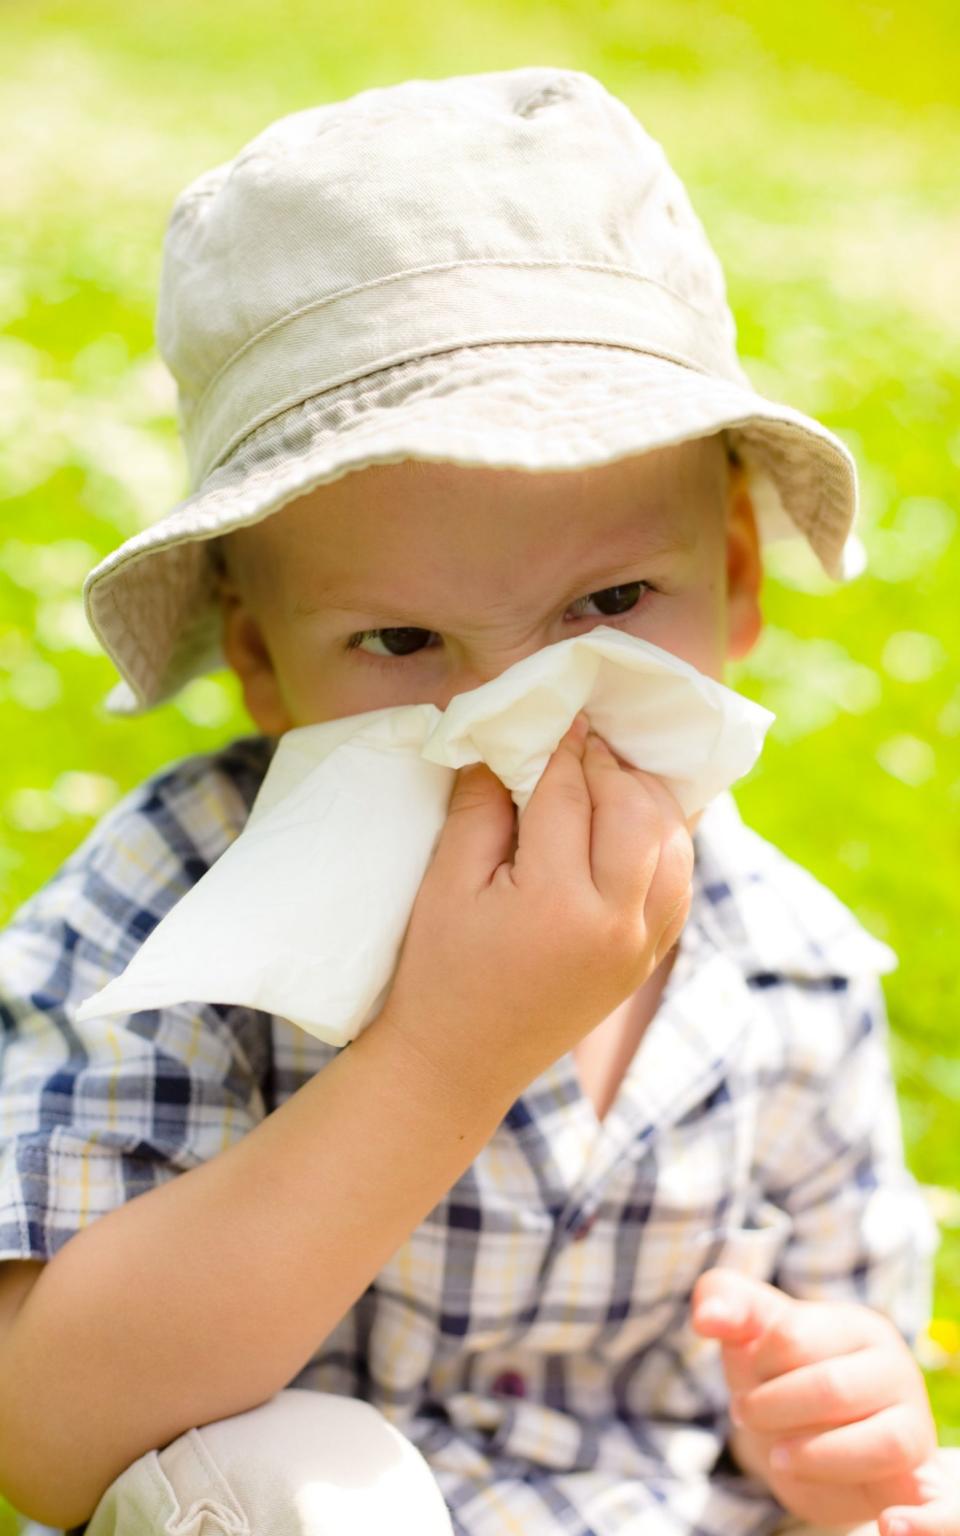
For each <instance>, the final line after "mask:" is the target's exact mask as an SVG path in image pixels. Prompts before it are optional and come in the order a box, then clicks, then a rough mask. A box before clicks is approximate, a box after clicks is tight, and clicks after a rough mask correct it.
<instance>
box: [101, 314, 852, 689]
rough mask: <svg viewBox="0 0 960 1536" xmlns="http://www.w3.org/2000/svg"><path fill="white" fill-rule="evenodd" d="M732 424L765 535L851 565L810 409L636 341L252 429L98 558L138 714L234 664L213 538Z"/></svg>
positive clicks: (405, 385) (643, 447) (839, 454)
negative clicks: (225, 638)
mask: <svg viewBox="0 0 960 1536" xmlns="http://www.w3.org/2000/svg"><path fill="white" fill-rule="evenodd" d="M720 431H726V432H727V433H728V436H729V440H730V442H731V444H732V446H733V447H734V448H735V449H736V451H737V452H738V454H739V455H740V457H741V458H742V459H743V460H744V463H745V466H746V467H747V469H748V472H749V473H750V474H751V477H752V479H753V478H754V477H755V479H756V482H757V485H758V486H760V487H762V493H761V494H758V495H757V496H755V506H756V510H757V521H758V527H759V532H760V536H761V539H762V540H763V541H764V542H768V541H769V540H771V539H776V538H782V537H786V536H790V535H794V536H795V535H797V534H801V535H803V536H805V537H806V539H807V540H808V541H809V543H810V545H811V547H812V549H813V550H814V552H815V553H816V555H817V557H818V558H819V560H820V563H821V565H822V566H823V569H824V570H825V571H826V573H827V574H828V575H829V576H831V577H832V578H834V579H835V580H842V579H843V578H844V576H845V575H847V574H850V571H849V568H846V567H845V564H844V546H845V545H846V544H847V540H848V537H849V535H850V532H851V529H852V526H853V523H854V519H855V516H856V509H857V474H856V466H855V463H854V460H853V457H852V455H851V454H850V452H849V450H848V449H847V448H846V447H845V445H844V444H843V443H842V442H841V441H840V439H839V438H837V437H836V436H834V434H833V433H832V432H830V431H829V430H828V429H827V428H826V427H824V426H822V425H821V424H820V423H819V422H818V421H816V420H814V419H813V418H812V417H809V416H806V415H804V414H803V413H802V412H800V411H797V410H795V409H794V408H793V407H792V406H788V405H783V404H779V403H777V402H775V401H771V400H768V399H766V398H765V397H764V396H762V395H760V394H757V393H756V392H755V391H754V390H753V389H752V388H750V387H749V385H741V384H738V383H735V382H733V381H732V380H729V379H726V378H723V377H720V376H718V375H716V374H709V373H705V372H700V371H699V370H697V369H694V368H691V367H684V366H682V365H681V364H678V363H674V362H669V361H667V360H666V359H664V358H661V357H658V356H655V355H652V354H649V353H644V352H637V351H635V350H633V349H631V348H626V347H616V346H610V345H607V344H599V343H592V342H591V343H586V342H556V341H554V342H508V343H503V342H498V343H485V344H483V345H477V346H472V347H458V348H456V349H454V350H451V351H449V352H443V353H435V354H431V355H430V356H427V357H420V358H415V359H412V360H410V361H407V362H403V363H398V364H395V365H394V366H392V367H390V368H385V369H382V370H381V371H380V372H378V373H374V374H370V375H368V376H366V377H363V378H360V379H354V380H350V381H349V382H348V383H346V384H342V385H338V386H337V387H335V388H333V389H329V390H326V391H324V392H323V393H322V394H319V395H314V396H311V397H309V398H308V399H305V400H301V401H298V402H296V403H294V404H292V405H290V406H288V407H287V408H286V409H284V410H282V411H281V412H279V413H278V414H277V415H275V416H272V417H271V418H270V419H269V420H267V421H266V422H264V423H262V424H260V425H259V426H258V427H256V428H255V429H254V430H253V431H252V432H251V433H250V434H249V435H248V436H247V437H245V438H244V439H243V441H242V442H241V443H239V444H238V445H237V447H236V448H235V449H234V451H233V452H232V453H231V455H230V457H229V458H228V459H226V460H225V461H224V462H223V463H222V464H220V465H218V466H217V467H215V468H214V469H213V470H212V471H211V472H210V474H208V475H207V477H206V479H205V480H204V481H203V483H202V484H201V485H200V486H198V487H197V489H196V490H195V491H194V492H193V493H192V494H191V495H189V496H188V497H186V498H185V499H184V500H183V501H181V502H179V503H178V504H177V506H175V507H174V508H173V509H172V511H170V512H169V513H168V514H167V515H166V516H165V517H163V518H162V519H160V520H159V521H158V522H156V523H154V524H152V525H151V526H150V527H148V528H145V529H143V530H142V531H141V532H140V533H137V534H135V535H134V536H133V537H132V538H129V539H127V540H126V541H125V542H124V543H123V544H122V545H120V547H119V548H118V549H116V550H114V551H113V552H112V553H111V554H110V555H108V556H107V557H106V558H105V559H104V560H102V561H101V562H100V563H99V564H98V565H97V566H96V567H95V568H94V569H93V570H92V571H91V572H90V574H89V575H88V577H87V579H86V581H85V583H84V589H83V592H84V603H85V607H86V613H87V617H88V619H89V622H90V624H91V627H92V628H93V630H94V633H95V634H96V635H97V637H98V639H99V641H100V643H101V644H102V645H103V647H104V649H105V650H106V652H107V654H108V655H109V656H110V657H111V658H112V660H113V661H114V663H115V665H116V667H117V669H118V671H119V672H120V675H121V677H122V678H123V679H124V682H123V684H121V685H120V686H119V687H117V688H115V689H114V690H113V693H112V694H111V695H110V697H109V699H108V701H107V707H108V709H110V710H111V711H112V712H114V713H122V714H139V713H142V712H143V711H145V710H148V709H151V708H153V707H154V705H156V704H158V703H161V702H162V701H163V700H164V699H167V698H169V697H170V696H171V695H172V694H174V693H176V692H177V691H178V690H179V689H180V688H181V687H182V686H183V685H184V684H185V683H187V682H188V681H190V679H191V678H193V677H196V676H198V675H200V674H202V673H204V672H207V671H209V670H211V669H213V668H216V667H219V666H222V665H223V656H222V652H221V649H220V614H219V606H218V603H217V601H216V584H215V575H214V570H213V567H212V563H211V562H210V560H209V558H208V553H207V551H206V549H205V548H204V544H205V542H206V541H207V540H209V539H211V538H214V537H216V536H217V535H218V534H222V533H227V532H229V531H230V530H231V529H233V528H240V527H246V526H249V525H250V524H252V523H257V522H260V521H261V520H262V519H263V518H265V517H268V516H269V515H270V514H271V513H273V512H276V511H278V510H279V509H280V508H281V507H283V506H285V505H286V504H287V503H288V502H290V501H293V500H294V499H295V498H297V497H299V496H303V495H306V494H307V493H308V492H309V491H311V490H313V489H315V488H316V487H317V486H320V485H324V484H326V483H328V482H330V481H332V480H337V479H339V478H340V477H341V476H342V475H346V474H349V473H351V472H353V471H356V470H358V469H364V468H366V467H368V466H370V465H373V464H386V463H395V462H398V461H400V460H403V459H411V458H413V459H428V460H440V461H445V462H452V463H455V464H459V465H462V466H464V467H465V468H466V467H471V466H483V467H487V468H503V469H527V470H531V471H537V470H542V471H548V470H563V469H585V468H590V467H593V466H596V465H602V464H607V463H611V462H613V461H615V460H618V459H621V458H627V457H631V456H633V455H636V454H641V453H645V452H648V451H650V450H651V449H654V448H662V447H667V446H670V445H672V444H675V443H680V442H685V441H688V440H690V439H692V438H698V437H704V436H707V435H710V434H713V433H716V432H720Z"/></svg>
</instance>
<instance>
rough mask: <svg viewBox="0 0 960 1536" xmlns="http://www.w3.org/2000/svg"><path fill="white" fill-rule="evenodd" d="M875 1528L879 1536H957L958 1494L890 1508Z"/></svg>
mask: <svg viewBox="0 0 960 1536" xmlns="http://www.w3.org/2000/svg"><path fill="white" fill-rule="evenodd" d="M877 1524H878V1525H879V1527H880V1536H960V1491H958V1493H957V1494H956V1495H955V1496H953V1497H950V1498H944V1499H934V1500H933V1501H932V1502H931V1503H929V1504H916V1505H909V1506H908V1505H893V1506H892V1507H891V1508H890V1509H885V1510H884V1511H883V1514H882V1515H881V1516H880V1519H879V1520H878V1521H877Z"/></svg>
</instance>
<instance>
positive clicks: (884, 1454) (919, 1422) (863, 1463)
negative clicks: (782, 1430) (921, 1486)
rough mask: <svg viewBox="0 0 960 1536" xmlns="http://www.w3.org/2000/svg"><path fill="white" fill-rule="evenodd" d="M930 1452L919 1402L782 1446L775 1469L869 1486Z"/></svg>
mask: <svg viewBox="0 0 960 1536" xmlns="http://www.w3.org/2000/svg"><path fill="white" fill-rule="evenodd" d="M930 1451H931V1446H930V1426H929V1425H928V1424H927V1422H926V1420H925V1418H924V1416H923V1415H922V1414H921V1413H919V1412H918V1411H917V1407H916V1405H915V1404H914V1403H896V1404H894V1405H893V1407H890V1408H884V1409H883V1411H882V1412H880V1413H877V1414H873V1415H872V1416H871V1417H870V1418H868V1419H861V1420H860V1421H859V1422H857V1423H855V1424H845V1425H843V1427H842V1428H841V1429H830V1430H827V1431H826V1432H825V1433H824V1434H816V1435H803V1436H799V1437H797V1438H796V1439H793V1440H790V1441H785V1442H781V1443H780V1444H778V1445H776V1446H774V1447H773V1448H772V1449H771V1452H770V1467H771V1469H772V1470H773V1471H774V1472H777V1473H784V1474H785V1475H786V1476H788V1477H795V1478H799V1479H801V1480H802V1481H804V1482H813V1483H819V1482H823V1483H870V1482H879V1481H887V1480H889V1479H890V1478H892V1477H898V1476H900V1475H902V1474H904V1473H908V1472H910V1471H912V1470H913V1468H914V1467H917V1466H919V1465H920V1463H921V1462H923V1461H925V1460H926V1459H927V1457H928V1456H929V1455H930Z"/></svg>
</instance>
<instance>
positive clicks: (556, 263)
mask: <svg viewBox="0 0 960 1536" xmlns="http://www.w3.org/2000/svg"><path fill="white" fill-rule="evenodd" d="M463 267H519V268H527V267H533V268H553V267H568V268H573V269H574V270H577V271H585V272H610V273H612V274H613V275H614V276H618V277H628V278H633V279H634V280H635V281H637V282H641V283H648V284H649V285H650V286H651V287H654V288H659V289H660V291H661V292H662V293H667V294H669V295H670V297H671V298H672V299H676V300H677V302H678V303H679V304H683V305H684V306H685V307H686V308H687V309H689V310H691V311H692V312H693V313H694V314H695V315H700V316H701V318H702V319H704V320H710V321H713V322H714V323H716V321H717V319H718V316H717V314H716V312H714V311H711V310H707V309H701V308H700V306H699V305H698V304H693V303H692V302H691V301H690V300H689V299H685V298H684V297H683V295H682V294H680V293H677V292H676V290H675V289H673V288H670V287H669V286H668V285H667V284H666V283H661V282H660V281H658V279H657V278H655V277H648V276H647V275H646V274H645V273H643V272H639V271H637V270H636V269H635V268H634V267H619V266H615V265H614V264H613V263H611V262H605V261H565V260H562V259H561V258H559V257H557V258H544V259H543V260H539V259H537V260H534V259H531V260H528V261H524V260H522V259H521V260H516V259H507V258H506V257H499V256H490V257H486V256H479V257H476V258H471V259H470V260H467V261H444V262H435V263H433V264H432V265H429V266H424V267H405V268H404V269H403V271H402V272H390V273H388V274H387V276H386V277H375V278H371V280H370V281H369V282H366V283H355V284H354V285H353V286H352V287H350V288H338V289H337V291H336V293H328V294H324V296H323V297H322V298H320V299H312V300H311V301H310V303H309V304H301V305H300V307H299V308H298V309H291V310H288V311H287V313H286V314H283V315H279V316H278V317H277V319H276V320H271V322H270V324H269V325H265V326H263V327H262V328H261V329H260V330H259V331H256V332H255V333H254V335H252V336H250V337H248V338H247V340H246V341H245V342H244V343H243V345H242V346H240V347H238V348H237V349H236V351H235V352H232V353H231V354H230V356H229V357H228V358H227V359H226V361H225V362H223V363H221V365H220V367H219V368H218V369H217V371H216V373H215V374H214V375H213V377H212V378H211V379H210V380H209V381H208V382H207V384H206V385H205V386H204V388H203V390H202V391H201V393H200V394H199V395H198V396H197V399H196V401H195V403H194V406H193V409H194V411H196V410H199V408H200V407H201V406H202V404H203V402H204V401H205V400H206V398H207V395H208V394H209V393H210V390H211V389H212V388H213V386H214V385H215V384H216V382H217V380H218V379H219V378H220V377H221V375H222V374H224V373H225V372H226V371H227V369H228V368H229V367H230V366H231V364H232V363H234V362H236V360H237V358H239V357H242V356H243V354H244V353H245V352H247V351H249V349H250V348H251V347H252V346H254V345H255V344H256V343H257V342H258V341H262V339H263V338H264V336H269V335H270V333H271V332H272V331H276V330H279V329H280V328H281V327H282V326H284V325H286V324H288V323H289V321H291V320H296V319H298V318H299V316H300V315H305V314H309V313H310V311H311V310H313V309H323V308H324V307H325V306H326V305H328V304H332V303H335V302H336V300H338V299H344V298H349V297H350V296H351V295H353V294H355V293H363V292H364V291H369V290H370V289H374V288H382V287H385V286H386V284H388V283H395V282H399V281H400V280H401V279H404V278H408V277H421V276H423V275H425V274H427V273H430V272H455V271H458V270H459V269H460V268H463ZM458 345H461V346H463V345H469V343H463V342H460V343H458ZM417 355H418V356H421V355H428V354H417ZM383 366H390V365H389V364H386V365H383ZM692 366H696V365H692ZM700 371H701V372H704V371H706V370H703V369H701V370H700ZM344 382H349V381H344ZM331 387H332V388H336V387H337V386H335V385H334V386H331Z"/></svg>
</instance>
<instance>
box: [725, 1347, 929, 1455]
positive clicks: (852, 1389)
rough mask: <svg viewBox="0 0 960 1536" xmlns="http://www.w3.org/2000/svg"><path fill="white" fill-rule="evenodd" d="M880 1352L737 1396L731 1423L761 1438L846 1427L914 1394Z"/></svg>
mask: <svg viewBox="0 0 960 1536" xmlns="http://www.w3.org/2000/svg"><path fill="white" fill-rule="evenodd" d="M898 1366H899V1360H898V1358H897V1357H896V1356H894V1357H892V1358H891V1355H890V1353H889V1351H885V1350H882V1349H880V1348H879V1347H874V1348H866V1349H859V1350H856V1351H855V1352H854V1353H853V1354H849V1355H840V1356H837V1357H836V1358H833V1359H829V1360H821V1361H818V1362H817V1363H816V1364H814V1365H804V1366H799V1367H798V1368H797V1369H796V1370H794V1371H786V1372H784V1374H783V1375H781V1376H774V1377H771V1379H770V1380H769V1381H765V1382H762V1383H761V1385H760V1386H758V1387H754V1388H753V1389H752V1390H750V1391H747V1392H742V1393H739V1394H738V1395H737V1399H736V1401H735V1402H731V1405H730V1408H731V1413H732V1416H733V1420H734V1423H735V1424H741V1425H743V1426H744V1428H746V1429H752V1430H756V1431H757V1432H758V1433H759V1434H764V1435H768V1434H778V1433H780V1432H781V1431H783V1432H786V1431H798V1432H799V1431H800V1430H812V1429H815V1428H826V1427H834V1426H838V1425H840V1424H849V1423H851V1422H852V1421H853V1420H855V1419H864V1418H866V1417H867V1415H868V1414H872V1413H879V1412H880V1411H881V1409H883V1408H889V1407H890V1406H891V1405H892V1404H893V1403H896V1402H899V1401H901V1400H902V1399H903V1398H904V1396H905V1395H907V1394H908V1393H909V1394H912V1393H913V1390H914V1383H913V1378H912V1375H908V1373H907V1371H906V1370H899V1369H898Z"/></svg>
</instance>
